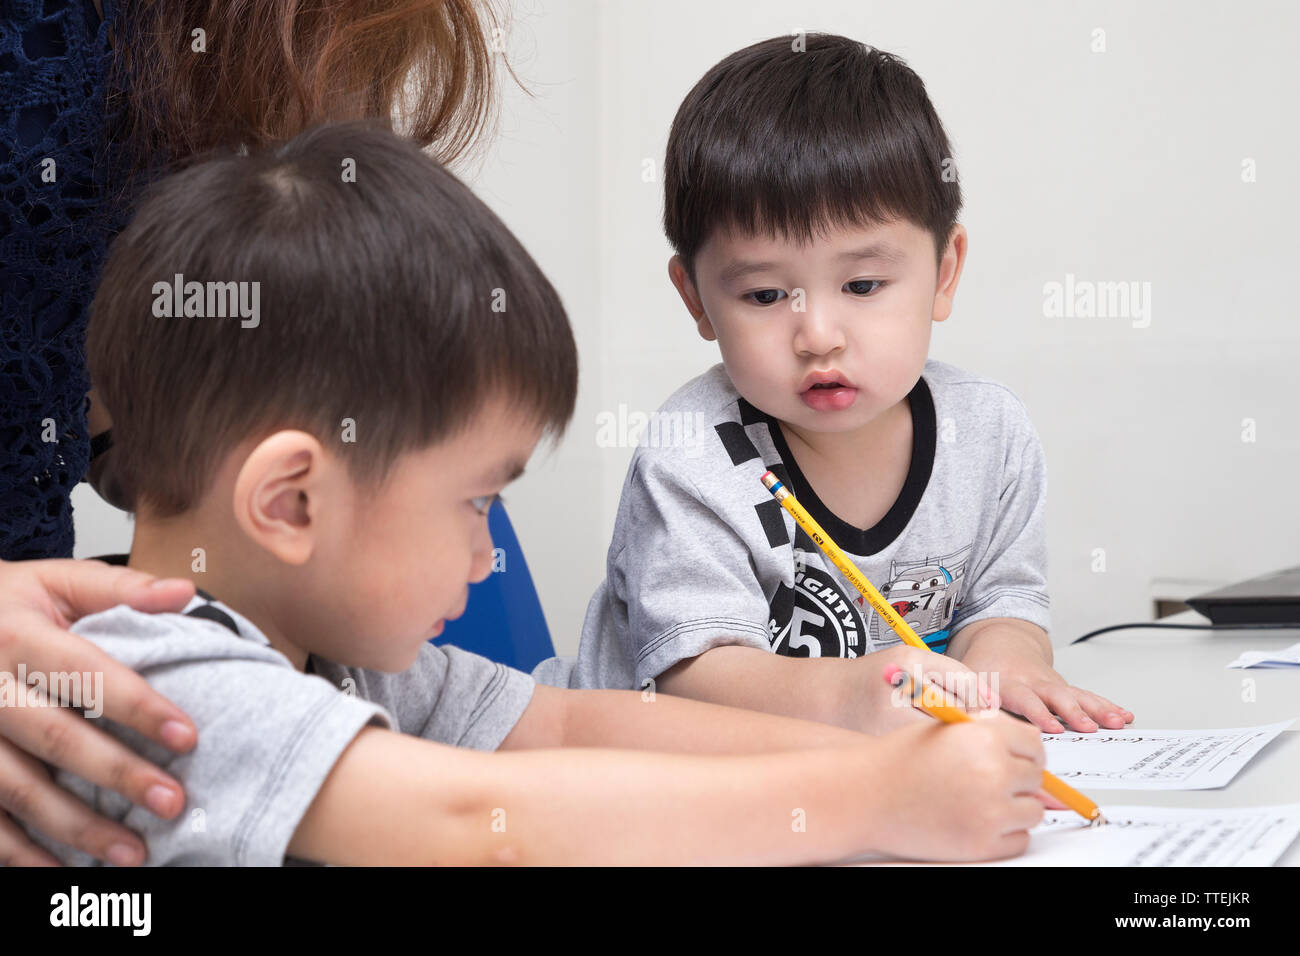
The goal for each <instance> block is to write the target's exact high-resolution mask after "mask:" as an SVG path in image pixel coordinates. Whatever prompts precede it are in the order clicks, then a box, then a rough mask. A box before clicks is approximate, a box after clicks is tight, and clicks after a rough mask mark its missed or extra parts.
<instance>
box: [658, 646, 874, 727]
mask: <svg viewBox="0 0 1300 956" xmlns="http://www.w3.org/2000/svg"><path fill="white" fill-rule="evenodd" d="M859 663H860V662H859V661H857V660H850V659H844V658H816V659H811V660H810V659H806V658H795V657H785V656H783V655H780V654H771V653H768V652H766V651H761V650H758V649H756V648H752V647H741V646H724V647H714V648H712V649H710V650H707V651H705V652H704V653H703V654H701V655H700V656H699V657H695V658H692V659H690V660H686V661H682V662H681V663H680V664H677V665H676V666H675V667H673V668H671V669H670V670H668V671H665V672H664V673H663V674H662V675H660V677H659V681H658V689H659V690H660V691H662V692H664V693H668V694H675V695H677V696H680V697H690V698H692V699H694V700H699V701H707V702H709V703H714V704H723V705H725V706H728V707H741V708H746V709H750V710H762V711H765V712H767V713H769V714H777V715H780V716H783V717H794V718H797V719H800V720H808V721H818V722H820V723H825V724H834V725H835V726H837V727H841V728H848V729H850V730H867V729H868V728H867V727H866V726H865V725H864V719H865V714H864V712H863V709H862V706H861V703H862V701H861V680H862V678H863V675H862V673H861V670H860V667H859V666H858V665H859Z"/></svg>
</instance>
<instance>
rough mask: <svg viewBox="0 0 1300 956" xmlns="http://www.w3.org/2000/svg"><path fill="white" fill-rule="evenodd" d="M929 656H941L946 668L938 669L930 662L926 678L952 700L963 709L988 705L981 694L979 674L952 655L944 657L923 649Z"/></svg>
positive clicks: (980, 708)
mask: <svg viewBox="0 0 1300 956" xmlns="http://www.w3.org/2000/svg"><path fill="white" fill-rule="evenodd" d="M921 653H923V654H925V655H926V657H927V659H928V658H936V657H937V658H940V659H941V660H942V661H943V666H944V669H943V670H942V671H938V670H935V669H934V665H933V663H930V662H929V661H928V660H927V663H928V664H929V667H928V668H927V670H926V672H925V679H926V680H927V681H928V682H929V683H931V684H933V685H934V686H935V687H939V688H942V689H943V691H944V693H946V694H947V695H948V697H949V698H950V699H951V702H952V703H953V704H954V705H955V706H958V707H960V708H962V709H963V710H982V709H983V708H985V707H987V706H988V705H987V704H986V703H985V700H984V698H983V697H982V695H981V694H980V685H979V675H978V674H976V673H975V672H974V671H973V670H971V669H970V668H969V667H967V666H966V665H965V664H963V663H962V662H961V661H957V660H953V659H952V658H950V657H942V655H936V654H933V653H931V652H929V651H922V652H921Z"/></svg>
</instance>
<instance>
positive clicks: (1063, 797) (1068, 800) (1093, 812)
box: [885, 664, 1106, 826]
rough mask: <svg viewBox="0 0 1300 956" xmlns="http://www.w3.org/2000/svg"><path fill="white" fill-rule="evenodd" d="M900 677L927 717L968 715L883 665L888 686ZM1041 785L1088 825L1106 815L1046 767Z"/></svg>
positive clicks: (947, 721) (949, 718)
mask: <svg viewBox="0 0 1300 956" xmlns="http://www.w3.org/2000/svg"><path fill="white" fill-rule="evenodd" d="M904 681H906V683H907V693H908V694H909V695H910V696H911V698H912V704H913V705H914V706H916V707H917V708H918V709H920V710H923V711H925V713H927V714H929V715H930V716H931V717H934V718H936V719H938V720H942V721H943V722H944V723H945V724H955V723H959V722H961V721H965V720H970V719H971V716H970V714H968V713H966V712H965V711H962V710H958V709H957V708H956V707H952V706H950V705H948V704H945V703H934V702H931V701H927V700H925V699H924V696H923V693H924V691H923V688H921V687H919V686H918V685H917V683H916V681H914V680H912V677H911V675H910V674H908V673H907V671H905V670H903V669H902V668H901V667H899V666H898V665H897V664H890V665H889V666H888V667H886V668H885V682H886V683H888V684H889V685H890V686H892V687H898V686H900V685H902V684H903V682H904ZM1043 789H1044V790H1046V791H1047V792H1048V793H1050V794H1051V795H1052V796H1053V797H1055V798H1056V799H1057V800H1059V801H1060V802H1061V803H1063V804H1065V805H1066V806H1067V807H1069V808H1070V809H1071V810H1073V811H1074V812H1075V813H1077V814H1079V816H1081V817H1083V818H1084V819H1085V820H1087V821H1088V822H1089V824H1090V825H1091V826H1101V825H1102V824H1104V823H1105V822H1106V818H1105V817H1104V816H1102V815H1101V808H1100V807H1099V806H1097V804H1095V803H1093V802H1092V801H1091V800H1089V799H1088V798H1087V797H1085V796H1084V795H1083V794H1081V793H1080V792H1079V791H1078V790H1075V789H1074V788H1073V787H1072V786H1070V785H1069V784H1068V783H1066V782H1065V781H1064V780H1062V779H1061V778H1060V777H1058V776H1056V775H1055V774H1053V773H1050V772H1049V771H1046V770H1044V771H1043Z"/></svg>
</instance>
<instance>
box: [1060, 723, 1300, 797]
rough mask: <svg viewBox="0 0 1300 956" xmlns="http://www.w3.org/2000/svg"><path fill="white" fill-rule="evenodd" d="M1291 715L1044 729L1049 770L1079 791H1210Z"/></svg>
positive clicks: (1222, 783) (1285, 725) (1233, 773)
mask: <svg viewBox="0 0 1300 956" xmlns="http://www.w3.org/2000/svg"><path fill="white" fill-rule="evenodd" d="M1292 723H1293V721H1290V720H1287V721H1283V722H1282V723H1278V724H1267V725H1265V726H1262V727H1237V728H1233V729H1229V730H1098V731H1096V732H1095V733H1091V734H1078V733H1069V732H1067V733H1063V734H1043V735H1042V737H1043V747H1044V749H1045V750H1046V751H1047V769H1048V770H1050V771H1051V772H1052V773H1054V774H1056V776H1058V777H1060V778H1061V779H1062V780H1064V781H1065V782H1066V783H1068V784H1069V785H1070V786H1072V787H1074V788H1075V789H1076V790H1081V791H1083V792H1084V793H1089V792H1090V791H1092V790H1208V789H1211V788H1214V787H1223V786H1227V784H1228V782H1229V781H1230V780H1232V778H1233V777H1235V776H1236V775H1237V772H1238V771H1239V770H1241V768H1242V767H1244V766H1246V763H1247V762H1248V761H1249V760H1250V758H1251V757H1253V756H1255V754H1257V753H1259V751H1260V750H1262V749H1263V748H1264V746H1265V745H1266V744H1268V742H1269V741H1270V740H1272V739H1273V738H1274V737H1276V736H1277V735H1278V734H1280V733H1281V732H1282V731H1284V730H1286V729H1287V728H1288V727H1290V726H1291V724H1292Z"/></svg>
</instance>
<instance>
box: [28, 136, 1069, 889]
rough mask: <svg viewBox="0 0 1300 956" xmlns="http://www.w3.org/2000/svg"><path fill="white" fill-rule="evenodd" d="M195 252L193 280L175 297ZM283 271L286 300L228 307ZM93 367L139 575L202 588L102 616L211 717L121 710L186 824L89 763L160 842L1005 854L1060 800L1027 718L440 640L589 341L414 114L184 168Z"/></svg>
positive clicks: (271, 293) (101, 800)
mask: <svg viewBox="0 0 1300 956" xmlns="http://www.w3.org/2000/svg"><path fill="white" fill-rule="evenodd" d="M349 167H351V169H353V170H354V171H355V175H354V176H352V177H351V178H349V177H348V176H347V175H346V173H347V172H348V170H349ZM178 274H179V275H181V276H183V277H184V278H185V281H184V282H181V283H180V289H181V294H182V295H183V296H184V297H185V302H184V303H179V302H175V301H173V302H170V303H162V302H160V301H159V299H158V298H157V297H158V296H167V295H171V296H173V297H175V296H176V295H177V293H176V292H175V291H174V290H175V288H176V283H177V282H178V281H179V280H176V278H175V277H176V276H177V275H178ZM254 282H255V283H257V286H256V290H257V291H256V295H255V296H254V295H253V294H252V287H249V290H248V293H249V294H248V296H247V298H246V300H245V301H248V302H249V303H252V302H253V301H256V302H257V303H258V306H257V312H258V315H257V322H255V323H253V322H251V321H246V320H244V319H242V318H241V315H240V314H239V310H237V309H234V308H230V307H229V306H230V299H229V297H233V296H234V295H235V294H236V291H237V290H238V289H239V288H240V286H239V285H238V284H239V283H254ZM191 283H193V285H191ZM213 284H216V285H219V286H220V288H218V290H217V292H218V293H219V294H224V295H226V296H228V299H227V302H226V307H224V308H213V305H214V302H213V299H212V298H211V295H210V292H209V290H210V289H212V288H213ZM250 318H251V317H250ZM88 357H89V364H90V368H91V371H92V375H93V377H94V382H95V385H96V387H97V388H99V389H100V392H101V394H102V396H103V398H104V401H105V403H106V405H107V406H108V408H109V409H110V411H111V413H112V415H113V421H114V431H115V442H114V448H115V451H114V454H115V455H117V456H118V462H117V467H119V468H120V473H121V476H122V487H123V490H124V492H125V493H126V495H127V496H128V498H129V499H130V501H131V503H132V505H133V510H134V511H135V514H136V523H135V534H134V538H133V542H132V551H131V554H130V556H129V562H128V563H129V565H130V566H131V567H133V568H138V569H142V570H145V571H149V572H151V573H155V574H160V575H163V576H175V577H183V578H189V579H191V580H193V581H194V582H195V583H196V584H197V586H198V587H199V588H200V589H201V590H200V591H199V593H198V595H197V596H196V597H195V598H194V600H193V601H192V602H191V603H190V605H189V606H188V607H187V608H186V609H185V613H181V614H175V613H172V614H156V615H151V614H145V613H142V612H139V611H135V610H133V609H132V608H131V607H130V606H128V605H125V604H124V605H120V606H118V607H116V608H113V609H110V610H108V611H104V612H101V613H98V614H93V615H90V616H88V617H84V618H82V619H81V620H80V621H78V622H77V623H76V624H75V625H74V627H73V630H74V631H76V632H77V633H79V634H81V635H83V636H85V637H87V638H89V639H90V640H92V641H94V642H95V643H96V644H98V645H99V646H100V647H101V648H103V649H104V650H105V651H106V652H108V653H109V654H111V655H113V656H114V657H116V658H118V659H120V660H122V661H123V662H125V663H128V664H130V665H131V666H133V667H134V668H136V669H137V670H138V671H139V672H140V673H141V675H142V676H143V677H144V678H145V679H146V680H148V682H149V683H150V684H151V685H152V686H153V687H155V688H156V689H157V690H159V692H161V693H163V694H165V695H166V696H167V697H168V698H169V699H170V700H171V701H173V702H174V703H175V704H176V705H177V706H179V707H181V708H182V709H183V710H184V711H185V712H186V713H187V714H188V715H189V716H190V717H191V718H192V720H193V722H194V724H195V726H196V728H197V730H198V743H197V745H196V746H195V748H194V749H193V750H192V751H191V752H189V753H187V754H184V755H176V754H174V753H172V752H170V751H166V750H164V749H163V748H162V747H161V746H160V745H158V744H155V743H153V742H151V741H149V740H146V739H144V738H143V737H142V736H141V735H140V734H138V733H137V732H135V731H133V730H131V729H129V728H126V727H124V726H121V725H117V724H113V723H109V724H108V726H107V727H106V729H108V730H109V731H110V732H112V733H113V734H114V735H115V736H117V737H118V738H119V739H121V740H123V741H124V742H126V743H127V744H128V745H130V746H132V747H133V748H134V749H136V750H138V751H140V752H142V753H143V754H144V755H145V756H147V757H148V758H149V759H150V760H152V761H153V762H155V763H156V764H158V765H159V766H160V767H163V768H165V769H167V770H169V771H170V772H171V773H172V774H174V775H175V776H176V778H177V779H178V780H179V781H180V782H181V783H182V784H183V786H184V787H185V792H186V796H187V800H188V804H187V807H186V809H185V811H183V812H182V813H181V814H180V816H178V817H176V818H175V819H174V820H163V819H160V818H159V817H155V816H154V815H152V814H150V813H148V812H147V811H145V810H143V809H142V808H140V807H137V806H135V805H134V804H132V803H131V802H130V801H129V800H127V799H126V798H125V797H123V796H121V795H119V794H117V793H115V792H112V791H109V790H107V789H106V788H100V787H97V786H94V785H92V784H90V783H89V782H87V781H85V780H83V779H80V778H77V777H75V776H71V775H69V774H67V773H66V772H60V773H59V775H58V779H59V781H60V782H61V783H62V784H63V785H64V786H66V787H68V788H69V789H70V790H72V791H73V793H74V794H75V795H76V796H78V797H80V798H81V799H82V800H84V801H86V802H88V803H90V804H91V805H92V806H95V807H96V808H97V809H99V810H100V812H102V813H103V814H104V815H105V816H108V817H111V818H113V819H116V820H119V821H121V822H122V823H124V824H125V825H126V826H128V827H130V828H132V829H134V830H136V831H137V832H139V833H140V834H141V836H142V837H143V838H144V841H145V844H146V846H147V848H148V852H149V858H148V862H149V863H153V864H166V863H184V864H269V865H279V864H280V863H282V862H285V861H286V860H290V861H315V862H322V863H338V864H384V863H389V864H391V863H479V862H501V863H583V862H607V863H608V862H617V863H632V862H641V863H691V862H697V863H727V862H733V863H782V862H791V863H793V862H811V861H817V860H831V859H837V858H842V857H847V856H853V855H857V854H860V853H871V852H883V853H887V854H893V855H902V856H907V857H912V858H919V859H940V858H942V859H954V858H955V859H980V858H987V857H995V856H1007V855H1009V854H1014V853H1018V852H1020V851H1022V850H1023V849H1024V847H1025V846H1026V845H1027V843H1028V832H1027V831H1028V830H1029V828H1031V827H1032V826H1034V825H1035V824H1037V823H1038V821H1039V820H1040V819H1041V817H1042V804H1041V803H1040V801H1039V799H1038V797H1037V796H1036V794H1037V792H1038V788H1039V784H1040V782H1041V774H1042V768H1043V762H1044V758H1043V747H1042V743H1041V741H1039V740H1038V738H1037V735H1036V734H1034V733H1033V732H1032V728H1029V727H1027V726H1023V725H1019V724H1018V723H1017V722H1015V721H1012V720H1010V719H1008V718H1006V717H1004V716H999V717H998V719H995V720H988V721H979V722H975V721H972V722H970V723H971V726H970V727H966V728H962V727H959V728H949V727H939V726H930V725H926V726H918V727H911V728H906V729H903V730H901V731H899V733H897V734H892V735H889V736H887V737H885V738H880V739H874V738H871V737H867V736H865V735H862V734H858V733H853V732H851V731H847V730H843V729H841V728H834V727H828V726H825V725H823V724H814V723H810V722H802V721H794V720H789V719H786V718H780V717H774V716H771V715H767V714H757V713H753V712H743V711H737V710H730V709H727V708H723V707H717V706H713V705H709V704H703V703H699V702H695V701H685V700H680V699H674V698H672V697H666V696H662V695H661V696H657V697H653V698H647V697H643V695H641V694H637V693H632V692H630V691H571V690H558V689H556V688H552V687H542V686H536V687H535V686H534V684H533V682H532V680H531V679H530V678H529V677H528V675H526V674H523V673H520V672H518V671H512V670H509V669H507V668H505V667H502V666H500V665H498V664H494V663H492V662H491V661H488V660H486V659H484V658H482V657H478V656H476V655H473V654H469V653H466V652H464V651H461V650H458V649H456V648H452V647H448V648H437V647H434V646H432V645H430V644H429V643H428V639H429V638H430V637H431V636H433V635H436V634H437V633H438V632H439V631H440V630H441V629H442V623H443V621H445V620H447V619H449V618H454V617H456V616H458V615H459V614H460V613H461V611H463V610H464V607H465V602H466V599H467V591H468V586H469V585H470V584H471V583H473V582H475V581H480V580H482V579H484V578H485V577H486V576H487V575H488V573H489V572H490V568H491V563H492V541H491V538H490V536H489V534H488V530H487V528H488V526H487V517H486V514H487V511H488V508H489V506H490V504H491V502H492V500H493V499H494V498H495V496H496V495H497V494H498V493H499V492H500V491H501V489H502V487H503V486H504V485H506V484H507V483H509V482H510V481H511V480H512V478H514V477H515V476H517V475H518V474H519V472H520V471H521V470H522V468H523V466H524V463H525V462H526V461H527V460H528V458H529V457H530V456H531V454H532V452H533V450H534V447H535V446H536V445H537V443H538V441H539V438H540V437H541V435H542V434H544V433H547V432H549V433H551V434H552V435H558V434H560V433H562V431H563V429H564V427H565V425H566V424H567V422H568V420H569V418H570V417H571V415H572V412H573V406H574V400H575V396H576V391H577V353H576V349H575V346H574V342H573V335H572V331H571V330H570V327H569V323H568V319H567V317H566V316H565V314H564V310H563V307H562V306H561V304H560V301H559V298H558V296H557V295H556V293H555V290H554V289H553V288H552V287H551V285H550V283H549V282H548V281H547V280H546V277H545V276H544V275H543V274H542V273H541V271H540V270H539V269H538V268H537V265H536V264H535V263H534V262H533V260H532V259H531V258H530V257H529V255H528V254H527V252H526V251H524V249H523V248H522V247H521V246H520V245H519V243H518V241H517V240H516V239H515V238H514V237H513V236H512V235H511V234H510V232H509V231H508V230H507V229H506V228H505V226H504V225H502V223H501V221H500V220H499V219H498V218H497V217H496V216H494V215H493V214H492V213H491V212H490V211H489V210H488V209H487V207H485V206H484V205H483V204H482V203H481V202H480V201H479V200H478V199H477V198H475V197H474V195H473V194H472V193H471V192H470V191H469V189H467V188H466V187H465V186H464V185H463V184H461V183H460V182H459V181H458V180H456V179H455V178H454V177H453V176H452V175H451V174H450V173H448V172H446V171H445V170H444V169H442V168H441V167H440V166H438V165H437V164H436V163H435V162H434V161H433V160H431V159H430V158H429V157H428V156H426V155H424V154H423V153H422V152H421V151H420V150H419V149H418V148H417V147H416V146H415V145H414V144H413V143H411V142H409V141H406V140H403V139H400V138H398V137H396V136H394V135H393V134H392V133H391V132H388V131H386V130H382V129H378V128H374V127H369V126H366V125H364V124H345V125H340V126H333V127H331V126H325V127H320V128H318V129H315V130H312V131H308V132H306V133H304V134H302V135H301V136H298V137H296V138H295V139H294V140H293V141H292V142H290V143H289V144H287V145H285V146H282V147H275V148H268V149H266V150H264V151H261V152H258V153H255V154H253V155H250V156H238V155H224V156H218V157H215V158H212V159H209V160H208V161H206V162H203V163H200V164H198V165H196V166H194V167H192V168H190V169H188V170H186V171H184V172H182V173H179V174H177V175H176V176H173V177H171V178H169V179H167V180H165V181H163V182H162V183H160V184H159V185H158V186H156V187H155V188H154V189H153V190H152V191H151V193H150V195H149V196H148V198H147V199H146V201H145V202H144V203H143V204H142V206H141V207H140V209H139V210H138V212H137V214H136V217H135V219H134V220H133V221H132V223H131V225H130V227H129V228H128V229H127V230H126V231H125V232H124V233H122V235H121V236H120V237H119V238H118V239H117V240H116V241H115V242H114V244H113V246H112V249H111V250H110V253H109V258H108V261H107V264H106V267H105V271H104V275H103V278H102V281H101V284H100V287H99V290H98V292H97V295H96V297H95V301H94V305H93V310H92V316H91V322H90V336H89V340H88ZM507 573H508V572H507ZM878 679H879V678H878ZM954 731H955V732H954ZM542 748H547V749H542ZM602 748H610V749H602ZM632 748H636V749H640V750H654V751H660V752H657V753H636V752H632ZM498 749H500V750H503V751H508V752H506V753H491V752H482V751H495V750H498ZM517 751H530V752H517ZM796 810H797V811H798V812H799V813H802V814H805V815H806V819H807V821H808V823H807V826H806V828H801V827H792V825H791V824H792V814H793V813H794V812H795V811H796ZM27 829H28V831H29V832H31V833H32V839H33V840H34V841H37V842H40V843H41V844H42V845H44V846H46V847H48V848H49V849H50V851H51V852H52V853H54V854H55V855H56V856H57V857H58V858H59V859H60V860H62V861H64V862H77V863H83V864H85V863H92V862H94V861H93V860H92V859H91V858H90V857H88V856H86V855H84V854H81V853H79V852H77V851H73V850H70V849H69V848H66V847H62V846H59V845H56V844H52V843H51V842H50V841H48V840H46V839H45V838H44V837H43V836H42V835H41V834H40V833H38V832H35V831H34V829H33V827H32V825H31V824H30V823H28V824H27ZM123 862H127V861H123Z"/></svg>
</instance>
